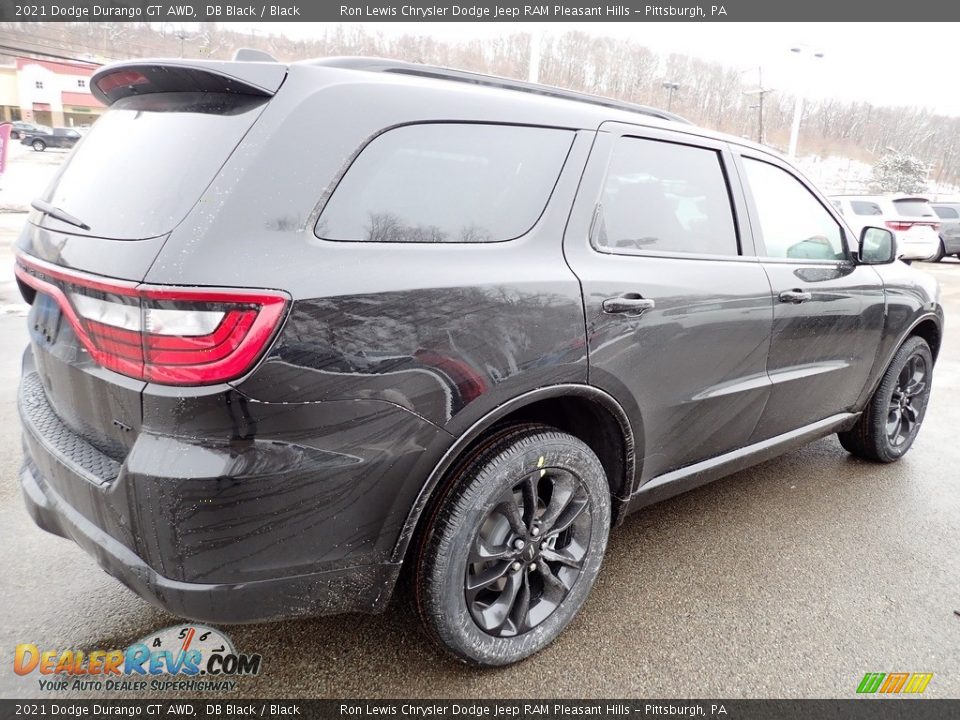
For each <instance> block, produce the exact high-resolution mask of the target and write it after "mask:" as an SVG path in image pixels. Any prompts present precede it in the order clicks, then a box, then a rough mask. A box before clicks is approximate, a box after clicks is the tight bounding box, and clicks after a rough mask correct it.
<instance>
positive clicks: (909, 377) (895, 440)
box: [838, 337, 933, 462]
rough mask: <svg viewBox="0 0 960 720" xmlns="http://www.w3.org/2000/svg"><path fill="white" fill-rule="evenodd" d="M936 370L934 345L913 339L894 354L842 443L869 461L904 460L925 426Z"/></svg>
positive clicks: (847, 448)
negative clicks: (924, 419)
mask: <svg viewBox="0 0 960 720" xmlns="http://www.w3.org/2000/svg"><path fill="white" fill-rule="evenodd" d="M932 371H933V354H932V353H931V352H930V346H929V345H927V343H926V341H924V340H923V339H922V338H918V337H912V338H909V339H908V340H907V341H906V342H905V343H904V344H903V346H902V347H901V348H900V349H899V350H898V351H897V354H896V355H894V357H893V360H892V361H891V362H890V365H889V367H888V368H887V371H886V373H884V376H883V379H882V380H881V381H880V386H879V387H878V388H877V391H876V392H875V393H874V395H873V398H871V400H870V402H869V403H868V404H867V407H866V408H865V409H864V411H863V414H862V415H861V416H860V419H859V420H858V421H857V424H856V425H855V426H854V427H853V428H852V429H851V430H848V431H847V432H842V433H838V437H839V438H840V444H841V445H843V447H844V448H845V449H846V450H847V451H849V452H851V453H853V454H854V455H856V456H858V457H862V458H864V459H866V460H874V461H876V462H893V461H894V460H899V459H900V458H901V457H903V455H904V454H905V453H906V452H907V450H909V449H910V446H911V445H913V441H914V440H915V439H916V437H917V433H918V432H919V431H920V425H921V423H923V418H924V415H925V414H926V411H927V403H928V401H929V399H930V381H931V379H932Z"/></svg>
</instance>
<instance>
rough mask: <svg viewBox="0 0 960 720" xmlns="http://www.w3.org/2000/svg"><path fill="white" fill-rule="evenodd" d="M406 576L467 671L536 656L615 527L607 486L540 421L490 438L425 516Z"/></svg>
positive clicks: (586, 589)
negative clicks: (410, 572) (410, 575)
mask: <svg viewBox="0 0 960 720" xmlns="http://www.w3.org/2000/svg"><path fill="white" fill-rule="evenodd" d="M428 514H429V516H428V518H427V519H426V521H425V525H424V529H423V533H422V535H421V536H420V537H419V539H418V542H417V546H416V557H415V561H414V565H413V570H412V578H411V579H412V580H413V594H414V600H415V606H416V611H417V614H418V615H419V616H420V620H421V622H422V623H423V626H424V629H425V630H426V632H427V634H428V635H429V636H430V638H431V639H432V640H433V641H434V642H435V643H436V644H437V645H438V646H439V647H441V648H442V649H443V650H445V651H446V652H448V653H450V654H451V655H453V656H454V657H455V658H457V659H458V660H461V661H463V662H466V663H470V664H472V665H481V666H498V665H508V664H510V663H513V662H517V661H518V660H523V659H524V658H527V657H529V656H530V655H533V654H534V653H536V652H539V651H540V650H542V649H543V648H545V647H546V646H547V645H549V644H550V643H551V642H553V640H554V639H556V638H557V637H558V636H559V635H560V633H561V632H563V630H564V629H565V628H566V627H567V625H569V624H570V622H571V621H572V620H573V618H574V616H575V615H576V614H577V612H579V610H580V608H581V607H582V606H583V604H584V602H585V601H586V599H587V596H588V595H589V594H590V590H591V589H592V587H593V583H594V580H595V579H596V576H597V573H598V572H599V570H600V564H601V562H602V560H603V555H604V552H605V550H606V546H607V535H608V533H609V530H610V486H609V483H608V480H607V475H606V472H605V471H604V468H603V465H602V464H601V462H600V460H599V459H598V458H597V456H596V454H594V452H593V451H592V450H591V449H590V447H588V446H587V445H586V444H585V443H584V442H583V441H581V440H579V439H578V438H576V437H574V436H572V435H570V434H567V433H564V432H561V431H559V430H556V429H554V428H551V427H547V426H544V425H539V424H533V423H528V424H523V425H514V426H510V427H506V428H500V429H498V430H494V431H493V432H492V433H491V434H490V435H489V436H488V437H486V438H485V439H484V440H483V441H481V442H479V443H478V444H477V445H476V446H475V447H474V448H473V449H472V450H469V451H468V452H467V453H466V455H465V456H464V457H463V458H462V459H461V460H460V461H459V462H458V464H457V465H456V466H455V467H454V468H453V470H452V471H451V473H450V475H449V477H448V478H447V480H446V482H445V487H444V489H443V490H442V491H441V495H440V497H439V498H438V499H437V500H436V501H435V502H434V503H433V504H432V506H431V507H430V508H429V509H428Z"/></svg>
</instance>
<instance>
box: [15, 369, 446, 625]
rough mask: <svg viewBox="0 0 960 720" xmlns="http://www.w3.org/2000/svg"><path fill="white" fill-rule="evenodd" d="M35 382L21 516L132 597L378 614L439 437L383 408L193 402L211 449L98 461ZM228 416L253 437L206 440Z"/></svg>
mask: <svg viewBox="0 0 960 720" xmlns="http://www.w3.org/2000/svg"><path fill="white" fill-rule="evenodd" d="M28 353H29V351H28ZM28 360H29V358H28ZM31 369H32V368H31V366H30V363H29V362H27V363H26V364H25V374H24V377H23V380H22V381H21V387H20V398H19V410H20V417H21V423H22V426H23V446H24V456H25V462H24V466H23V470H22V471H21V476H20V480H21V485H22V490H23V495H24V498H25V502H26V505H27V509H28V510H29V512H30V514H31V516H32V517H33V519H34V521H35V522H36V523H37V524H38V525H39V526H40V527H41V528H43V529H45V530H48V531H49V532H52V533H54V534H56V535H60V536H63V537H66V538H68V539H71V540H73V541H74V542H75V543H77V544H78V545H79V546H80V547H82V548H83V549H84V550H86V551H87V552H88V553H89V554H90V555H92V556H93V557H94V558H95V559H96V560H97V562H98V563H99V564H100V565H101V566H102V567H103V568H104V570H106V571H107V572H108V573H110V574H111V575H113V576H115V577H116V578H118V579H119V580H120V581H121V582H123V583H124V584H125V585H127V586H128V587H129V588H131V589H132V590H134V592H136V593H137V594H139V595H141V596H142V597H144V598H145V599H147V600H148V601H150V602H152V603H155V604H156V605H159V606H160V607H162V608H164V609H166V610H168V611H170V612H172V613H174V614H176V615H180V616H183V617H188V618H191V619H196V620H205V621H210V622H256V621H261V620H272V619H282V618H288V617H294V616H311V615H327V614H334V613H342V612H378V611H381V610H383V609H384V608H385V606H386V604H387V603H388V602H389V599H390V596H391V593H392V590H393V586H394V584H395V581H396V579H397V576H398V574H399V569H400V565H399V563H398V562H396V561H395V558H394V557H393V556H392V554H393V550H394V547H395V546H396V542H397V538H398V537H399V535H400V531H401V529H402V528H403V525H404V521H405V520H406V517H407V514H408V513H409V510H410V507H411V505H412V503H413V500H414V498H415V497H416V494H417V493H418V492H419V490H420V482H419V481H418V478H420V479H421V480H422V478H423V477H425V474H424V471H423V468H424V467H429V466H431V465H432V464H433V463H434V462H435V458H434V455H435V454H436V455H439V454H440V453H441V452H442V451H443V450H444V449H445V448H446V446H447V445H448V444H449V441H448V438H449V436H446V438H445V437H443V436H444V435H445V433H443V431H441V430H439V429H437V428H436V427H435V426H433V425H431V424H430V423H427V422H426V421H424V420H422V419H421V418H419V417H417V416H415V415H413V414H412V413H409V412H407V411H406V410H403V409H402V408H399V407H396V406H394V405H391V404H389V403H384V402H381V401H343V402H339V401H337V402H329V403H305V404H303V405H299V404H296V403H291V404H285V405H271V404H262V405H261V404H257V403H254V402H252V401H246V400H237V399H236V398H234V399H233V401H232V402H233V403H234V404H233V405H232V406H231V404H230V402H224V400H223V398H222V397H220V398H219V399H217V398H215V397H211V398H206V399H199V400H198V399H196V398H194V399H191V400H190V402H193V403H194V404H195V405H196V406H197V407H200V409H201V410H202V412H200V411H198V410H197V407H195V408H194V411H193V412H192V415H193V416H195V417H196V416H199V417H200V418H202V420H203V422H204V423H206V424H207V425H208V427H210V428H212V429H214V431H213V432H212V433H211V435H213V436H212V437H211V435H207V436H198V435H197V434H196V433H192V436H191V437H190V438H182V437H176V436H172V435H161V434H158V433H157V432H156V431H154V432H151V431H150V430H149V429H148V428H146V427H145V428H141V429H140V431H139V435H138V437H137V439H136V441H135V442H134V443H133V446H132V448H131V449H130V451H129V452H128V453H127V454H126V456H124V457H117V456H107V455H105V454H104V453H103V452H101V451H100V450H99V449H97V448H96V447H93V446H92V445H90V444H89V443H87V442H86V441H85V440H84V438H83V437H81V436H80V435H77V434H75V433H73V432H72V431H71V430H70V428H68V427H66V426H65V425H64V423H63V422H62V421H61V420H60V419H59V417H58V416H57V415H56V414H55V413H54V412H53V410H52V408H51V407H50V405H49V403H48V402H47V400H46V394H45V391H44V389H43V386H42V384H41V382H40V380H39V376H38V374H37V373H36V372H31ZM203 402H206V403H207V404H205V405H204V404H202V403H203ZM181 404H182V403H181ZM237 404H242V405H243V413H244V414H245V418H246V421H247V422H248V423H249V424H250V425H251V427H254V428H257V429H256V431H255V432H256V435H255V436H254V437H245V438H243V439H239V440H237V439H233V440H231V439H229V436H227V439H224V438H223V437H218V436H217V431H216V430H215V428H217V427H220V426H221V421H220V420H218V419H217V414H218V413H219V412H221V406H222V407H223V408H225V409H223V410H222V412H224V413H230V412H233V413H236V412H237V411H236V405H237ZM231 407H233V410H231V409H230V408H231ZM223 424H224V426H225V427H226V428H227V429H228V430H229V429H230V428H231V426H233V427H235V426H236V423H235V422H233V423H231V422H226V423H223ZM181 427H182V426H181ZM280 436H282V437H284V438H285V439H282V440H281V439H280ZM334 446H335V447H336V448H337V449H334ZM108 452H109V450H108Z"/></svg>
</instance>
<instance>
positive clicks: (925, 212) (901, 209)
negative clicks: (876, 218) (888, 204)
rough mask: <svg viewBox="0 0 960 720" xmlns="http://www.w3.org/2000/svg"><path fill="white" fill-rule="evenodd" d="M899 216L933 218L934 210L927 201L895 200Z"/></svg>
mask: <svg viewBox="0 0 960 720" xmlns="http://www.w3.org/2000/svg"><path fill="white" fill-rule="evenodd" d="M893 206H894V207H895V208H896V210H897V214H899V215H901V216H903V217H933V216H934V214H933V208H931V207H930V203H928V202H927V201H926V200H913V199H910V200H894V201H893Z"/></svg>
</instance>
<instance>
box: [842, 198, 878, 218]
mask: <svg viewBox="0 0 960 720" xmlns="http://www.w3.org/2000/svg"><path fill="white" fill-rule="evenodd" d="M850 208H851V209H852V210H853V214H854V215H883V210H881V209H880V206H879V205H877V204H876V203H872V202H865V201H863V200H851V201H850Z"/></svg>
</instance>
